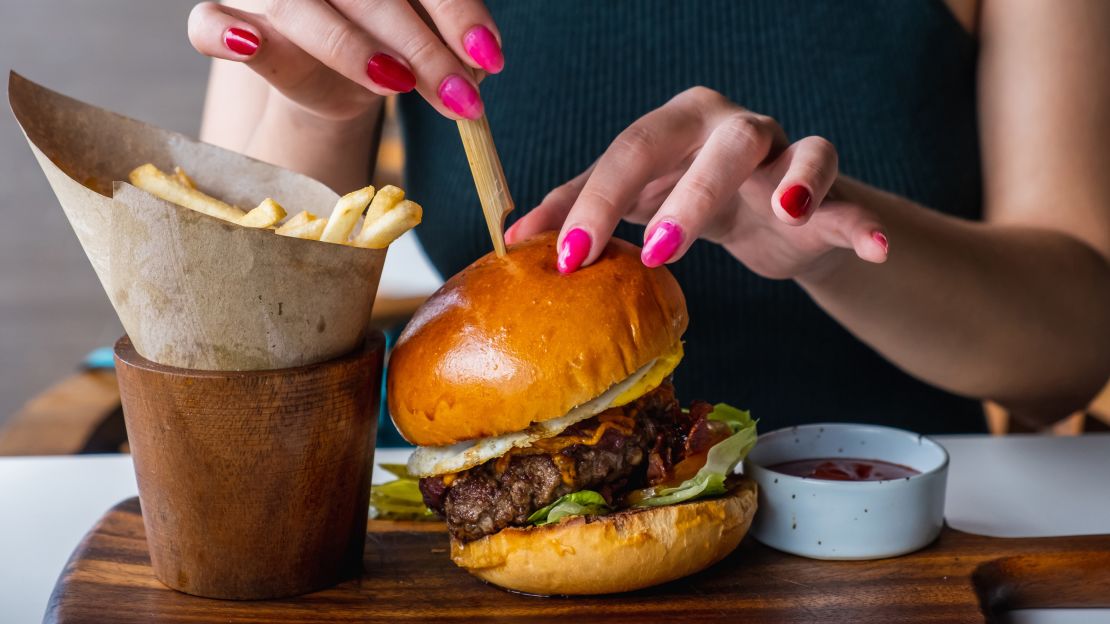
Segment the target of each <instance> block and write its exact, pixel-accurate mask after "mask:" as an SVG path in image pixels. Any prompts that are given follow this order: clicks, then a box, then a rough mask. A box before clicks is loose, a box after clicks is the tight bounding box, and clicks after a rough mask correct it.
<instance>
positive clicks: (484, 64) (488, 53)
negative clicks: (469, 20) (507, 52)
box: [463, 26, 505, 74]
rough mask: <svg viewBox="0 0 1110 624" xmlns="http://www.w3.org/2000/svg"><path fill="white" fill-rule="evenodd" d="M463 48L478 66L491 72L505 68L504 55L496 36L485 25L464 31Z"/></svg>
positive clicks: (494, 72)
mask: <svg viewBox="0 0 1110 624" xmlns="http://www.w3.org/2000/svg"><path fill="white" fill-rule="evenodd" d="M463 49H464V50H466V53H467V54H469V55H470V58H472V59H474V62H475V63H477V64H478V66H479V67H481V68H482V69H484V70H486V71H487V72H489V73H491V74H496V73H498V72H500V71H501V70H502V69H504V68H505V56H504V55H503V54H501V46H500V45H498V44H497V37H494V36H493V33H492V32H490V29H488V28H486V27H485V26H475V27H474V28H471V29H470V30H468V31H466V34H465V35H463Z"/></svg>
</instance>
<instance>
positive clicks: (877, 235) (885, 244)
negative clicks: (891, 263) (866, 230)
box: [871, 230, 890, 253]
mask: <svg viewBox="0 0 1110 624" xmlns="http://www.w3.org/2000/svg"><path fill="white" fill-rule="evenodd" d="M871 238H873V239H874V240H875V242H876V243H878V244H879V246H880V247H882V248H883V253H886V252H888V251H890V243H889V241H887V239H886V234H883V233H882V232H880V231H878V230H875V231H874V232H872V233H871Z"/></svg>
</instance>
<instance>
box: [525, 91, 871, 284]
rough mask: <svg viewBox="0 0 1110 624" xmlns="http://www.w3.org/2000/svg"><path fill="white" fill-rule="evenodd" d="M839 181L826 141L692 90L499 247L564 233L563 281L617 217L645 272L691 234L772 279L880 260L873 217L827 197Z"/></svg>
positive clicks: (637, 127)
mask: <svg viewBox="0 0 1110 624" xmlns="http://www.w3.org/2000/svg"><path fill="white" fill-rule="evenodd" d="M837 175H838V173H837V155H836V149H835V148H834V147H833V145H832V144H831V143H829V141H827V140H825V139H823V138H821V137H807V138H804V139H801V140H799V141H797V142H795V143H788V142H787V139H786V135H785V133H784V132H783V130H782V128H780V127H779V125H778V123H777V122H775V120H774V119H771V118H770V117H767V116H765V115H760V114H758V113H753V112H751V111H749V110H746V109H744V108H742V107H740V106H737V105H736V104H734V103H732V102H730V101H729V100H728V99H726V98H725V97H724V96H722V95H721V94H719V93H717V92H715V91H713V90H710V89H707V88H705V87H694V88H692V89H689V90H687V91H684V92H682V93H680V94H679V95H677V96H676V97H674V98H673V99H671V100H670V101H669V102H667V103H666V104H664V105H663V106H662V107H660V108H658V109H656V110H654V111H652V112H650V113H648V114H647V115H644V116H643V117H641V118H640V119H639V120H637V121H636V122H635V123H634V124H632V125H631V126H629V128H628V129H626V130H625V131H624V132H622V133H621V134H620V135H619V136H618V137H617V138H616V140H615V141H614V142H613V144H612V145H610V146H609V148H608V149H607V150H606V151H605V153H604V154H603V155H602V156H601V158H600V159H599V160H598V161H597V162H596V163H594V165H593V166H592V167H590V168H589V169H587V170H586V171H585V172H583V173H582V174H581V175H579V176H578V177H576V178H574V179H573V180H571V181H569V182H567V183H566V184H563V185H562V186H560V187H558V188H556V189H554V190H553V191H551V192H550V193H549V194H548V195H547V197H545V198H544V200H543V201H542V202H541V203H540V205H539V206H537V207H536V208H534V209H533V210H532V211H531V212H529V213H528V214H527V215H525V216H524V217H523V218H521V219H520V220H519V221H518V222H517V223H515V224H514V225H513V227H511V228H510V229H509V230H508V231H507V232H506V239H507V240H508V241H509V242H515V241H517V240H521V239H524V238H526V237H528V236H531V235H532V234H536V233H539V232H542V231H546V230H553V229H560V230H561V231H560V235H559V243H558V249H559V258H558V267H559V270H560V271H561V272H563V273H570V272H572V271H574V270H576V269H578V267H580V266H583V265H585V264H589V263H590V262H592V261H593V260H594V259H596V258H597V256H598V255H599V254H600V253H601V250H602V249H604V247H605V242H606V241H607V240H608V239H609V238H610V237H611V236H612V234H613V230H614V228H616V226H617V223H618V222H619V221H620V220H621V219H624V220H627V221H630V222H633V223H646V224H647V228H646V230H645V236H644V249H643V253H642V255H641V257H642V259H643V262H644V264H646V265H648V266H659V265H661V264H664V263H669V262H674V261H676V260H678V259H679V258H681V257H682V256H683V254H685V253H686V250H687V249H689V248H690V245H691V244H692V243H693V242H694V240H696V239H698V238H704V239H706V240H709V241H713V242H715V243H718V244H720V245H721V246H723V247H724V248H725V249H727V250H728V251H729V252H730V253H731V254H732V255H733V256H735V257H736V258H737V259H738V260H740V261H741V262H743V263H744V264H745V265H746V266H747V267H748V268H750V269H751V270H752V271H754V272H756V273H758V274H760V275H763V276H765V277H769V278H774V279H787V278H793V277H798V276H800V275H803V274H805V273H807V272H809V271H813V270H817V269H820V268H821V266H822V265H824V264H827V263H828V262H830V261H832V260H833V256H834V254H836V255H840V254H839V253H838V252H839V251H840V250H848V249H850V250H854V251H855V255H857V256H859V257H860V258H862V259H863V260H866V261H869V262H883V261H885V260H886V257H887V239H886V235H885V234H884V232H883V228H882V225H881V224H880V223H879V221H878V220H877V219H876V217H875V216H874V215H873V214H871V213H870V212H868V211H867V210H865V209H864V208H862V207H860V206H858V205H856V204H853V203H848V202H844V201H837V200H835V199H833V198H830V197H829V190H830V188H832V186H833V183H834V182H835V181H836V179H837Z"/></svg>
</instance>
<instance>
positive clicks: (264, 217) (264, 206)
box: [238, 197, 285, 228]
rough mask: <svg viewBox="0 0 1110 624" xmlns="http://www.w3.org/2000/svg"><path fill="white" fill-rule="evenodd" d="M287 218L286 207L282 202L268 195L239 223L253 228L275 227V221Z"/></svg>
mask: <svg viewBox="0 0 1110 624" xmlns="http://www.w3.org/2000/svg"><path fill="white" fill-rule="evenodd" d="M284 218H285V209H284V208H282V207H281V204H279V203H277V202H276V201H274V200H273V199H271V198H269V197H267V198H266V199H264V200H262V203H261V204H258V207H257V208H255V209H254V210H251V211H250V212H248V213H247V214H245V215H243V217H242V218H240V219H239V221H238V223H239V225H243V226H246V227H252V228H268V227H273V225H274V224H275V223H277V222H278V221H281V220H282V219H284Z"/></svg>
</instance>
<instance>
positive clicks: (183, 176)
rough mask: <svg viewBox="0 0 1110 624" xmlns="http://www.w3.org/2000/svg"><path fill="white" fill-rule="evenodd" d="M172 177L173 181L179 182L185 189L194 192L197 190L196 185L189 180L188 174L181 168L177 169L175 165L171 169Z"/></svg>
mask: <svg viewBox="0 0 1110 624" xmlns="http://www.w3.org/2000/svg"><path fill="white" fill-rule="evenodd" d="M173 177H174V179H175V180H177V181H178V182H180V183H181V184H182V185H183V186H187V187H189V188H191V189H193V190H194V191H195V190H197V183H196V182H193V179H192V178H190V177H189V174H187V173H185V170H184V169H182V168H181V167H178V166H176V165H175V166H174V168H173Z"/></svg>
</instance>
